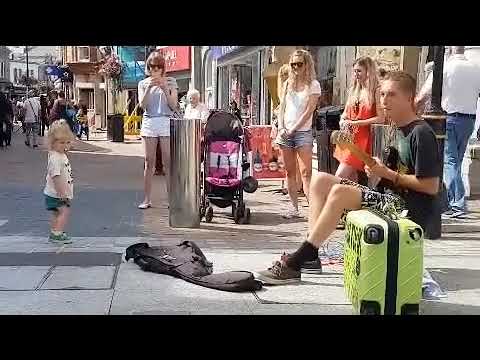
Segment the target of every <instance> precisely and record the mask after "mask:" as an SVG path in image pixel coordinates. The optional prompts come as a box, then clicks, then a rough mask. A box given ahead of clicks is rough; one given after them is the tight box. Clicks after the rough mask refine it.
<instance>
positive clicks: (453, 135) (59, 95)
mask: <svg viewBox="0 0 480 360" xmlns="http://www.w3.org/2000/svg"><path fill="white" fill-rule="evenodd" d="M463 52H464V48H463V47H453V49H452V56H451V57H450V58H449V59H448V61H447V62H446V63H445V67H444V83H443V101H442V105H443V108H444V109H445V110H446V112H447V113H448V115H447V138H446V140H445V176H444V178H445V183H446V187H447V193H448V200H449V209H448V211H447V213H446V216H450V217H461V216H462V215H464V214H465V213H466V206H465V199H464V197H465V193H464V189H463V183H462V178H461V176H460V170H459V169H460V168H461V163H462V160H463V154H464V153H465V149H466V146H467V143H468V138H469V137H470V136H471V134H472V132H473V126H474V122H475V115H474V114H475V113H476V106H477V100H478V96H479V94H480V70H479V68H478V66H477V65H475V64H473V63H471V62H469V61H468V60H467V59H466V58H465V56H464V55H463ZM146 73H147V75H148V76H147V77H146V78H145V79H144V80H142V81H140V83H139V84H138V98H139V106H140V107H141V108H142V109H143V111H144V112H143V119H142V125H141V130H140V136H141V138H142V143H143V149H144V159H145V166H144V173H143V176H144V198H143V201H142V202H141V203H140V204H138V208H139V209H142V210H146V209H148V208H150V207H151V206H152V200H151V199H152V196H151V195H152V177H153V175H154V174H155V171H157V173H158V172H160V173H163V174H164V175H166V176H165V179H166V181H165V184H166V185H165V189H164V191H166V192H167V193H168V191H170V187H171V186H172V184H170V183H169V168H170V146H169V145H170V117H171V116H172V115H173V114H174V113H176V112H178V111H179V101H178V89H177V84H176V81H175V79H173V78H171V77H168V76H167V74H166V71H165V59H164V58H163V56H162V53H161V52H160V51H154V52H152V53H151V54H150V55H149V57H148V59H147V61H146ZM431 84H432V79H431V75H430V76H429V77H428V78H427V81H426V83H425V86H424V87H423V88H422V90H421V91H420V92H419V93H418V94H417V92H416V81H415V80H414V78H412V76H410V75H409V74H407V73H405V72H402V71H385V70H381V69H377V67H376V64H375V61H374V60H373V59H371V58H369V57H361V58H359V59H357V60H355V61H354V63H353V66H352V80H351V86H350V88H349V91H348V97H347V101H346V105H345V109H344V111H343V114H342V115H341V117H340V124H339V125H340V128H341V131H343V132H346V133H349V134H350V135H351V138H352V142H353V143H354V144H355V145H356V146H357V147H358V148H359V149H361V150H362V151H364V152H366V153H368V154H371V153H372V144H371V125H373V124H389V125H391V128H392V129H393V130H394V131H395V133H396V137H395V139H396V141H397V142H396V144H395V145H396V146H397V150H398V152H399V158H400V165H401V166H399V167H396V168H389V167H387V166H386V165H385V164H384V161H383V160H382V159H376V158H375V161H376V164H375V165H374V166H367V165H366V164H365V163H364V162H363V161H362V160H360V159H358V158H357V157H356V156H355V155H354V154H353V153H351V152H350V151H349V150H345V149H341V148H338V147H337V149H336V150H335V153H334V156H335V157H336V158H337V160H338V161H339V163H340V165H339V167H338V169H337V170H336V173H335V175H333V174H327V173H318V174H316V175H315V176H314V177H313V178H312V147H313V135H312V125H313V117H314V113H315V111H316V108H317V105H318V103H319V98H320V96H321V93H322V90H321V86H320V83H319V82H318V81H317V80H316V74H315V67H314V63H313V60H312V56H311V55H310V53H309V52H308V51H306V50H296V51H295V52H293V53H292V54H291V55H290V57H289V62H288V64H286V65H284V66H282V67H281V69H280V71H279V74H278V85H277V88H278V98H279V106H278V108H277V109H276V111H275V116H276V118H277V121H276V123H275V126H273V127H272V136H271V137H272V142H273V143H274V144H275V146H278V147H279V149H280V151H281V156H282V158H283V161H284V164H285V170H286V182H287V191H288V196H289V198H290V208H289V209H288V211H286V213H285V214H282V216H284V217H285V218H297V217H300V216H301V215H300V212H299V209H298V192H299V190H303V192H304V194H305V196H306V200H307V202H308V207H309V214H308V233H307V239H306V240H305V241H304V242H303V243H302V245H301V246H300V248H299V249H298V250H297V251H295V252H294V253H292V254H284V255H283V256H282V257H281V259H280V260H279V261H276V262H275V263H274V265H273V266H272V267H270V268H269V269H268V270H266V271H263V272H261V273H260V276H261V278H262V280H263V281H264V282H266V283H274V284H278V283H286V282H292V281H298V280H299V279H300V271H301V268H302V267H308V268H309V269H313V270H317V271H318V272H321V262H320V260H319V258H318V250H319V247H320V246H321V245H322V244H324V243H325V242H326V241H327V239H328V237H329V236H330V234H331V233H332V232H333V231H334V230H335V229H336V227H337V226H338V224H339V223H341V222H342V218H343V217H344V214H345V213H346V212H347V211H350V210H355V209H360V208H382V206H383V205H384V204H385V203H388V202H395V206H396V207H398V210H404V211H407V212H408V216H409V217H410V218H411V219H412V220H413V221H415V222H416V223H418V224H419V225H420V226H422V227H423V228H425V227H426V226H427V223H428V222H429V221H431V217H432V214H433V213H434V207H435V203H436V201H438V193H439V187H440V186H439V183H440V178H441V157H440V154H439V152H438V144H437V139H436V135H435V133H434V132H433V130H432V129H431V128H430V126H429V125H428V124H427V122H426V121H424V120H422V119H421V116H420V115H421V113H422V112H423V111H425V108H426V106H425V104H426V103H427V101H428V97H429V94H431V86H432V85H431ZM187 99H188V105H187V106H186V108H185V111H184V117H185V118H200V119H202V120H203V121H205V120H206V119H207V117H208V114H209V110H208V108H207V107H206V106H205V105H204V104H203V103H202V102H201V100H200V93H199V92H198V91H197V90H194V89H192V90H190V91H189V92H188V94H187ZM236 109H238V107H236V104H233V103H232V104H231V109H230V111H231V112H232V113H234V114H236ZM0 111H1V112H0V119H1V121H2V123H8V124H13V121H14V119H15V118H17V120H20V121H21V122H22V125H23V128H24V132H25V144H26V145H27V146H32V147H34V148H35V147H37V145H38V143H37V136H43V135H44V131H45V128H48V127H50V129H49V131H48V145H49V158H48V159H49V160H48V165H47V167H48V171H47V184H46V187H45V191H44V194H45V199H46V200H45V201H46V206H47V209H48V210H52V211H54V215H53V217H52V228H51V234H50V239H51V240H52V241H57V242H68V241H70V239H69V237H68V236H67V235H66V234H65V233H64V227H65V225H66V223H67V221H68V214H69V210H68V208H69V206H70V203H71V200H72V197H73V183H72V175H71V167H70V164H69V162H68V158H67V156H66V150H67V149H68V147H69V146H70V145H69V144H70V143H71V140H72V139H73V137H74V136H78V137H81V136H82V135H83V134H85V135H86V136H87V139H88V133H89V130H88V124H89V119H88V115H87V108H86V106H84V105H82V104H80V105H79V104H71V103H70V102H69V101H67V100H66V99H65V94H64V93H63V92H61V91H60V92H52V93H50V94H48V95H47V96H45V95H41V96H39V95H38V93H35V92H32V93H31V94H29V96H28V98H27V99H25V100H24V101H23V102H22V103H17V104H15V105H14V106H12V104H11V103H9V101H8V99H7V98H6V97H5V96H4V95H3V94H2V95H1V96H0ZM0 129H2V130H1V132H0V139H2V143H1V144H0V145H2V146H3V143H5V140H4V139H6V136H5V133H6V131H5V129H6V127H5V126H2V127H0ZM9 144H10V141H8V143H7V144H6V145H9ZM158 160H161V161H160V163H159V161H158ZM362 177H363V178H369V179H370V180H371V181H369V182H368V184H371V187H368V186H366V185H367V184H365V183H363V182H362V181H360V179H361V178H362ZM372 184H373V185H372ZM398 198H399V199H400V200H401V201H400V202H398V201H397V200H396V199H398Z"/></svg>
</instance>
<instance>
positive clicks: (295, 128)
mask: <svg viewBox="0 0 480 360" xmlns="http://www.w3.org/2000/svg"><path fill="white" fill-rule="evenodd" d="M289 64H290V70H291V71H290V73H289V77H288V80H287V81H286V82H285V87H284V90H283V92H282V98H281V99H280V101H281V104H280V116H279V119H278V120H279V121H278V136H277V140H276V143H277V144H278V145H279V146H280V150H281V152H282V157H283V162H284V164H285V170H286V172H287V187H288V195H289V197H290V200H291V205H292V207H291V209H290V210H289V211H288V212H287V213H286V214H285V215H283V216H284V217H285V218H292V217H298V216H299V212H298V193H297V189H298V186H297V181H296V163H297V157H298V163H299V167H300V173H301V176H302V183H303V189H304V192H305V195H306V197H307V201H308V199H309V196H310V193H309V192H310V180H311V178H312V147H313V135H312V117H313V112H314V111H315V108H316V106H317V102H318V98H319V97H320V95H321V89H320V83H319V82H318V81H317V80H315V78H316V74H315V67H314V64H313V59H312V56H311V55H310V53H309V52H308V51H305V50H296V51H295V52H293V53H292V54H291V55H290V61H289Z"/></svg>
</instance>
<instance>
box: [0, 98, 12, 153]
mask: <svg viewBox="0 0 480 360" xmlns="http://www.w3.org/2000/svg"><path fill="white" fill-rule="evenodd" d="M12 129H13V111H12V106H11V104H10V101H9V100H8V99H7V97H6V95H5V94H4V93H3V92H0V147H2V148H3V146H4V145H5V146H10V145H11V141H12Z"/></svg>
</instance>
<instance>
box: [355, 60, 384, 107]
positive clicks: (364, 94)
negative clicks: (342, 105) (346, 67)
mask: <svg viewBox="0 0 480 360" xmlns="http://www.w3.org/2000/svg"><path fill="white" fill-rule="evenodd" d="M355 65H359V66H361V67H362V68H364V69H365V72H366V73H367V80H366V81H365V86H364V85H363V84H361V83H360V81H358V80H357V79H355V77H352V85H351V86H350V89H349V90H348V99H347V105H350V106H354V105H355V102H356V101H357V100H360V101H361V102H363V103H366V104H368V105H369V106H372V105H373V104H374V103H375V94H376V92H377V89H378V86H379V83H378V77H377V67H376V65H375V62H374V61H373V60H372V58H370V57H368V56H363V57H361V58H358V59H357V60H355V62H354V63H353V66H352V69H353V67H354V66H355ZM385 75H386V74H384V76H385Z"/></svg>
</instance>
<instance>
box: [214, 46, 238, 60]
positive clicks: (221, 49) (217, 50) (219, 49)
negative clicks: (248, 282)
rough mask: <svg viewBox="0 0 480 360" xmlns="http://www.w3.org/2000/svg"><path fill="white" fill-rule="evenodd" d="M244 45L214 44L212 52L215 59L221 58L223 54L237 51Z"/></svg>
mask: <svg viewBox="0 0 480 360" xmlns="http://www.w3.org/2000/svg"><path fill="white" fill-rule="evenodd" d="M241 47H242V46H212V53H213V57H214V58H215V59H219V58H221V57H222V56H225V55H227V54H230V53H232V52H234V51H237V50H238V49H240V48H241Z"/></svg>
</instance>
